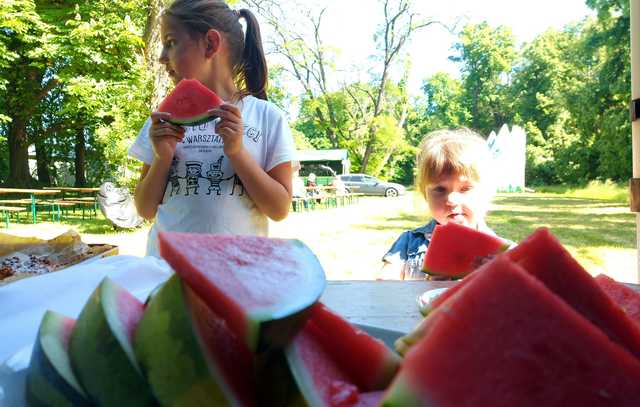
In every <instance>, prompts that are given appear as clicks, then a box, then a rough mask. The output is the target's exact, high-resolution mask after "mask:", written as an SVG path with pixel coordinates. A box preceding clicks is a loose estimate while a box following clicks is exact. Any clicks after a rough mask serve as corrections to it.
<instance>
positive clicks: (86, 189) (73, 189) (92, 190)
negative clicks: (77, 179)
mask: <svg viewBox="0 0 640 407" xmlns="http://www.w3.org/2000/svg"><path fill="white" fill-rule="evenodd" d="M44 189H47V190H58V191H62V192H75V193H80V194H90V193H95V192H98V191H100V188H95V187H44Z"/></svg>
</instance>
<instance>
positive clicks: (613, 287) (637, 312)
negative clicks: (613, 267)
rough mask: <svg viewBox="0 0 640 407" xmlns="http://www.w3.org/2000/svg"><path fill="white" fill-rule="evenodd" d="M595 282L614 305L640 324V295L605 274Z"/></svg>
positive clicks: (599, 276) (597, 277)
mask: <svg viewBox="0 0 640 407" xmlns="http://www.w3.org/2000/svg"><path fill="white" fill-rule="evenodd" d="M595 281H596V283H598V285H599V286H600V288H602V290H603V291H604V292H605V293H606V294H607V295H608V296H609V298H611V299H612V300H613V302H614V303H616V304H617V305H618V306H619V307H621V308H622V309H623V310H624V312H626V313H627V315H629V317H630V318H631V319H632V320H633V321H635V322H636V323H637V324H640V293H638V292H636V291H635V290H634V289H632V288H630V287H627V286H626V285H624V284H622V283H619V282H617V281H616V280H614V279H612V278H611V277H608V276H606V275H604V274H600V275H598V276H596V278H595Z"/></svg>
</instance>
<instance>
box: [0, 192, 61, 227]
mask: <svg viewBox="0 0 640 407" xmlns="http://www.w3.org/2000/svg"><path fill="white" fill-rule="evenodd" d="M60 193H62V191H60V190H59V189H22V188H0V195H3V194H4V195H9V194H11V195H14V194H15V195H27V194H28V195H30V197H31V216H32V217H33V223H36V221H37V219H36V218H37V211H36V204H37V201H36V197H37V196H51V195H58V194H60Z"/></svg>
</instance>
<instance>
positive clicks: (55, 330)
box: [25, 310, 94, 407]
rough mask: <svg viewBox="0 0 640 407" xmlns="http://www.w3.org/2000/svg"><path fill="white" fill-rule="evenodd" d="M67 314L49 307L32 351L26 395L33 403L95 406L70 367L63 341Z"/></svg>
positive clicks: (33, 404)
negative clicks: (51, 309)
mask: <svg viewBox="0 0 640 407" xmlns="http://www.w3.org/2000/svg"><path fill="white" fill-rule="evenodd" d="M66 318H67V317H65V316H63V315H61V314H58V313H56V312H54V311H50V310H48V311H46V312H45V314H44V316H43V317H42V321H41V322H40V328H39V330H38V335H37V338H36V342H35V344H34V347H33V353H32V354H31V362H30V364H29V369H28V372H27V378H26V387H25V390H26V393H25V398H26V400H27V403H28V405H30V406H50V405H56V406H80V407H83V406H93V405H94V404H93V403H92V402H90V401H89V399H88V396H87V394H86V393H85V392H84V390H83V389H82V386H80V382H78V379H77V378H76V376H75V375H74V373H73V371H72V369H71V361H70V359H69V353H68V351H67V349H66V346H65V344H64V343H63V339H62V336H63V335H64V333H63V330H64V326H63V325H64V320H65V319H66Z"/></svg>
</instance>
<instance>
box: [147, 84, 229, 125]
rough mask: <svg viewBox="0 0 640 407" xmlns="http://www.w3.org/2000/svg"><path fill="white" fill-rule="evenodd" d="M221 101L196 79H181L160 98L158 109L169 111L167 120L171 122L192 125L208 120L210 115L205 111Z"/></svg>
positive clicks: (217, 105) (218, 104)
mask: <svg viewBox="0 0 640 407" xmlns="http://www.w3.org/2000/svg"><path fill="white" fill-rule="evenodd" d="M222 103H223V102H222V99H220V97H219V96H218V95H216V94H215V92H213V91H212V90H211V89H209V88H207V87H206V86H204V85H203V84H202V83H200V81H198V80H197V79H182V80H181V81H180V82H178V84H177V85H176V87H175V88H174V89H173V91H172V92H171V93H169V95H167V96H166V97H165V98H164V99H163V100H162V102H161V103H160V106H158V111H160V112H166V113H171V118H170V119H169V120H168V121H169V122H171V123H173V124H178V125H182V124H185V125H191V126H193V125H196V124H199V123H203V122H206V121H208V120H209V119H210V117H211V115H210V114H209V113H207V112H208V111H209V110H210V109H214V108H216V107H219V106H220V105H221V104H222Z"/></svg>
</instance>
